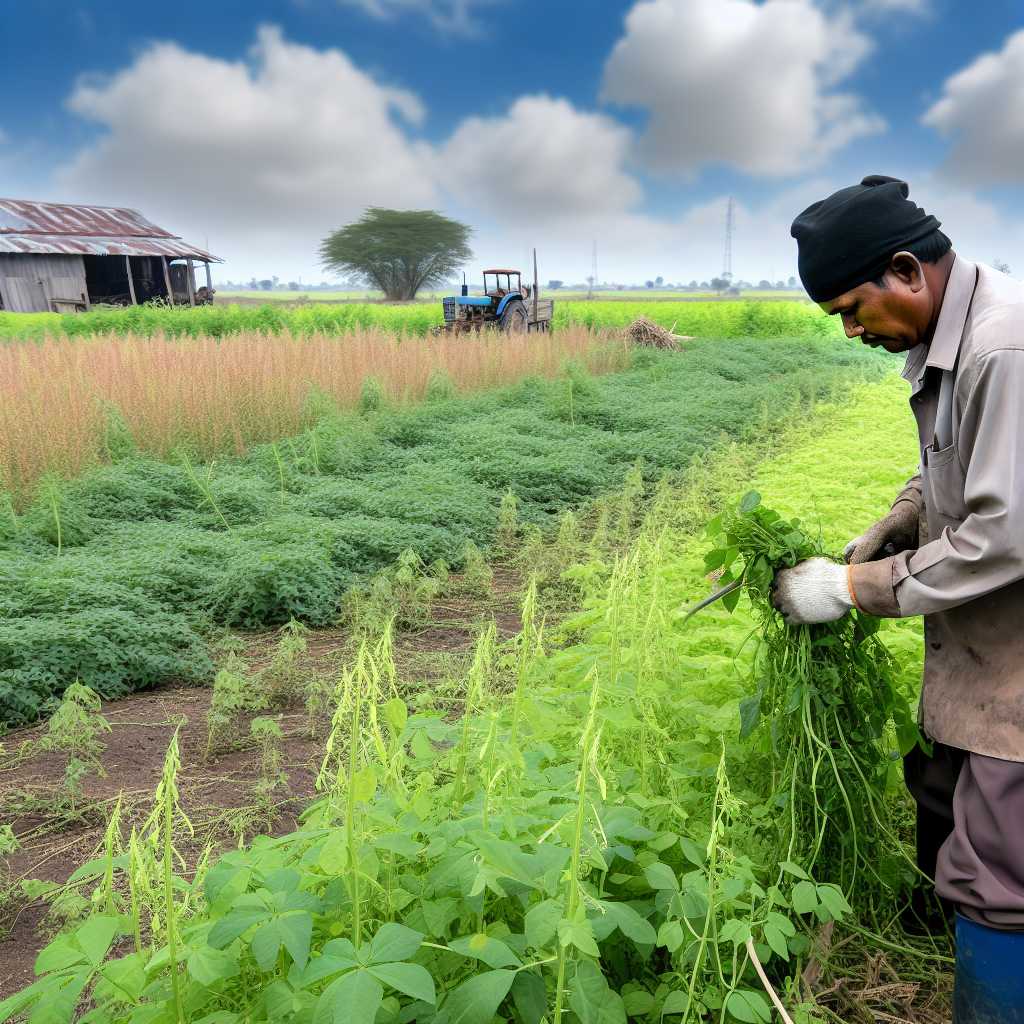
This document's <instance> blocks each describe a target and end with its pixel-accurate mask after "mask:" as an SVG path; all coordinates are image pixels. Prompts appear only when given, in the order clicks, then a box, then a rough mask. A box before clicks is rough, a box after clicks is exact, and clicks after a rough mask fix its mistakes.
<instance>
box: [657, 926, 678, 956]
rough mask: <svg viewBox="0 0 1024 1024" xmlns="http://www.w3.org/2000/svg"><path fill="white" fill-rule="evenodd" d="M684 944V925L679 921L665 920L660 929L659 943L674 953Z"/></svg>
mask: <svg viewBox="0 0 1024 1024" xmlns="http://www.w3.org/2000/svg"><path fill="white" fill-rule="evenodd" d="M682 944H683V926H682V925H681V924H680V923H679V922H678V921H663V922H662V925H661V927H660V928H659V929H658V945H659V946H664V947H665V948H666V949H667V950H668V951H669V952H670V953H674V952H675V951H676V950H677V949H678V948H679V947H680V946H681V945H682Z"/></svg>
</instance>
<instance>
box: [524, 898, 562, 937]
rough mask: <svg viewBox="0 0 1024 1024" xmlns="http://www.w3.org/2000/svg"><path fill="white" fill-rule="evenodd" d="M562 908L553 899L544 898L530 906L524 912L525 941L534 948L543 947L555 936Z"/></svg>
mask: <svg viewBox="0 0 1024 1024" xmlns="http://www.w3.org/2000/svg"><path fill="white" fill-rule="evenodd" d="M561 919H562V908H561V906H560V905H559V904H558V903H556V902H555V901H554V900H544V902H543V903H538V904H536V905H535V906H533V907H531V908H530V909H529V911H527V914H526V941H527V942H529V944H530V945H531V946H533V948H534V949H543V948H544V947H545V946H547V945H548V943H550V942H551V940H552V939H553V938H554V937H555V933H556V932H557V931H558V922H559V921H560V920H561Z"/></svg>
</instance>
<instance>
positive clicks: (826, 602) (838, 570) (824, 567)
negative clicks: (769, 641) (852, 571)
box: [772, 558, 853, 626]
mask: <svg viewBox="0 0 1024 1024" xmlns="http://www.w3.org/2000/svg"><path fill="white" fill-rule="evenodd" d="M848 572H849V570H848V569H847V567H846V566H845V565H836V563H835V562H830V561H829V560H828V559H827V558H808V559H807V561H806V562H800V563H799V564H798V565H794V566H793V568H792V569H783V570H782V572H780V573H777V574H776V576H775V580H774V582H773V583H772V604H774V605H775V607H776V608H777V609H778V610H779V611H780V612H781V613H782V617H783V618H784V619H785V620H786V622H787V624H788V625H790V626H806V625H809V624H810V623H812V622H834V621H835V620H836V619H841V618H842V617H843V616H844V615H845V614H846V613H847V612H848V611H849V610H850V609H851V608H852V607H853V599H852V598H851V597H850V585H849V582H848V580H847V573H848Z"/></svg>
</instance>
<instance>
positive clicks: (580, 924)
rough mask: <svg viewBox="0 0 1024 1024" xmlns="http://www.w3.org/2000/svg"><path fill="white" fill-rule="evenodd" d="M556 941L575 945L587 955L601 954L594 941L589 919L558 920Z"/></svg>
mask: <svg viewBox="0 0 1024 1024" xmlns="http://www.w3.org/2000/svg"><path fill="white" fill-rule="evenodd" d="M558 941H559V942H560V943H561V944H562V945H563V946H575V947H576V948H577V949H578V950H579V951H580V952H581V953H586V954H587V956H593V957H598V956H600V955H601V951H600V950H599V949H598V948H597V943H596V942H595V941H594V932H593V929H592V928H591V927H590V922H589V921H566V920H565V919H564V918H563V919H562V920H561V921H559V922H558Z"/></svg>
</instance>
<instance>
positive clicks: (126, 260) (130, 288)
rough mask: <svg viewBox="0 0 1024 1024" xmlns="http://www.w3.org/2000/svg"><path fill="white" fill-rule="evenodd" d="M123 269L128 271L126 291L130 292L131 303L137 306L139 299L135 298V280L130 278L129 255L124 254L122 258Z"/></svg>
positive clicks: (130, 260)
mask: <svg viewBox="0 0 1024 1024" xmlns="http://www.w3.org/2000/svg"><path fill="white" fill-rule="evenodd" d="M124 265H125V269H126V270H127V271H128V291H129V292H131V296H132V305H133V306H137V305H138V304H139V300H138V299H137V298H135V282H134V281H133V280H132V258H131V256H125V258H124Z"/></svg>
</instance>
